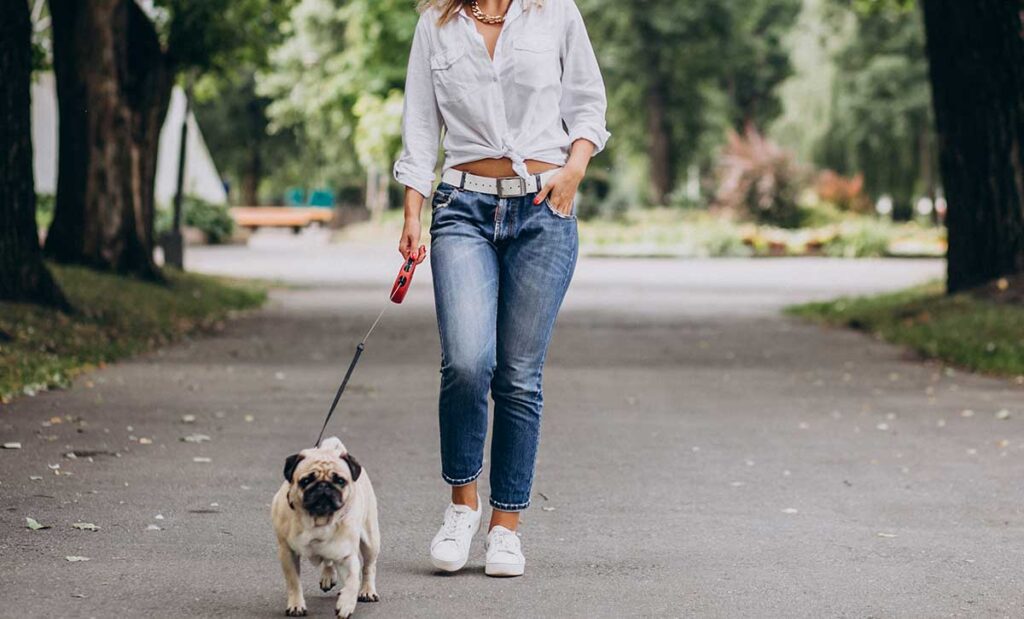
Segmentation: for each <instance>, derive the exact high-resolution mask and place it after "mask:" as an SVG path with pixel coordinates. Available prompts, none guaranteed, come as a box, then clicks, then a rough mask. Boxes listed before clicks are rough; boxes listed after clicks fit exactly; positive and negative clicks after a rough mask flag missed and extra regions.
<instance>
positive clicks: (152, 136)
mask: <svg viewBox="0 0 1024 619" xmlns="http://www.w3.org/2000/svg"><path fill="white" fill-rule="evenodd" d="M288 5H289V2H288V0H234V1H232V0H156V1H155V2H153V3H151V4H147V7H148V11H149V12H148V13H147V12H146V11H144V10H143V9H142V8H141V7H140V5H139V4H137V3H136V2H135V0H50V13H51V16H52V19H53V55H54V70H55V73H56V75H57V95H58V100H59V108H60V112H59V113H60V153H59V157H58V160H59V163H58V181H57V205H56V211H55V213H54V221H53V224H52V226H51V228H50V233H49V234H48V236H47V243H46V251H47V253H49V254H50V255H51V256H53V257H54V258H56V259H58V260H61V261H64V262H77V263H84V264H88V265H90V266H93V267H96V268H100V269H107V270H113V271H118V272H124V273H133V274H137V275H141V276H143V277H150V278H156V277H159V272H158V270H157V268H156V265H155V264H154V263H153V258H152V250H153V220H154V213H155V204H154V180H155V174H156V162H157V153H158V149H159V138H160V128H161V127H162V125H163V121H164V117H165V116H166V113H167V106H168V103H169V101H170V93H171V89H172V87H173V85H174V80H175V77H176V76H177V75H178V74H180V73H182V72H185V71H192V72H194V73H202V72H205V71H213V70H218V69H223V68H224V67H230V66H233V65H235V64H237V63H240V62H244V61H248V60H251V59H252V58H254V57H261V56H262V55H264V54H265V52H266V49H267V45H269V38H268V37H267V32H268V31H272V30H273V29H275V28H276V24H277V22H278V20H279V19H281V17H282V16H283V14H284V11H285V10H286V8H287V6H288Z"/></svg>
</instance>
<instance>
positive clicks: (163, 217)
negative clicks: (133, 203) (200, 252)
mask: <svg viewBox="0 0 1024 619" xmlns="http://www.w3.org/2000/svg"><path fill="white" fill-rule="evenodd" d="M181 209H182V224H183V225H186V226H191V227H193V228H198V229H199V230H201V231H202V232H203V233H204V234H206V239H207V240H208V241H209V242H210V243H212V244H214V245H216V244H219V243H224V242H225V241H228V240H230V239H231V235H232V234H233V233H234V231H235V220H234V219H231V214H230V213H229V212H228V209H227V207H226V206H221V205H217V204H211V203H209V202H207V201H205V200H202V199H200V198H195V197H192V196H186V197H185V199H184V200H183V202H182V205H181ZM173 218H174V211H173V210H172V209H170V208H167V209H162V210H161V211H160V212H159V214H158V219H157V230H158V231H159V232H166V231H167V230H170V229H171V225H172V222H173V221H174V219H173Z"/></svg>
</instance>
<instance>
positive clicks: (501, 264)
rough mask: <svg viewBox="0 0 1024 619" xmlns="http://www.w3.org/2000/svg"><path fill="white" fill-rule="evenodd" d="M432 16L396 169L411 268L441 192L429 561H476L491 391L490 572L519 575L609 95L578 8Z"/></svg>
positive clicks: (410, 90) (567, 0) (463, 1)
mask: <svg viewBox="0 0 1024 619" xmlns="http://www.w3.org/2000/svg"><path fill="white" fill-rule="evenodd" d="M422 8H423V13H422V15H421V17H420V21H419V24H418V25H417V27H416V34H415V37H414V38H413V43H412V52H411V53H410V56H409V71H408V76H407V81H406V90H405V111H404V117H403V123H402V137H403V141H404V148H403V151H402V155H401V158H400V159H399V160H398V162H397V163H396V164H395V170H394V173H395V179H396V180H397V181H398V182H399V183H401V184H403V185H405V186H406V191H405V229H404V230H403V231H402V238H401V241H400V243H399V251H400V252H401V253H402V255H403V256H404V257H406V258H408V257H409V255H410V254H412V253H413V252H415V251H416V248H417V247H418V246H419V241H420V209H421V206H422V204H423V202H424V200H425V197H426V196H428V195H431V193H432V192H433V203H432V215H431V225H430V235H431V252H430V255H431V259H430V264H431V268H432V270H433V277H434V298H435V304H436V308H437V323H438V327H439V330H440V334H441V352H442V358H441V394H440V399H439V404H438V408H439V414H440V428H441V474H442V477H443V478H444V480H445V481H446V482H448V484H450V485H451V504H450V505H449V506H448V509H447V510H446V511H445V515H444V524H443V525H442V526H441V529H440V531H438V533H437V535H436V536H435V537H434V539H433V541H432V542H431V545H430V557H431V560H432V562H433V564H434V565H435V566H436V567H437V568H439V569H442V570H446V571H456V570H459V569H461V568H462V567H463V566H464V565H465V564H466V561H467V559H468V557H469V549H470V543H471V541H472V539H473V536H474V535H475V534H476V532H477V530H478V528H479V526H480V520H481V514H482V511H483V510H482V506H481V505H480V498H479V495H478V494H477V482H476V480H477V477H478V476H479V475H480V473H481V472H482V470H483V451H484V440H485V437H486V435H487V421H488V420H487V396H488V394H490V396H491V398H492V399H493V400H494V428H493V432H492V437H491V455H490V464H491V470H490V490H491V496H490V504H491V507H492V513H491V520H490V527H489V529H488V531H489V532H488V535H487V560H486V567H485V572H486V573H487V574H488V575H490V576H519V575H521V574H522V573H523V570H524V568H525V565H526V560H525V558H524V557H523V553H522V549H521V546H520V541H519V537H518V535H517V533H516V528H517V527H518V524H519V512H521V511H522V510H524V509H526V508H527V507H528V506H529V504H530V490H531V486H532V484H533V471H534V463H535V461H536V455H537V444H538V440H539V437H540V420H541V409H542V396H541V372H542V368H543V365H544V358H545V356H546V354H547V349H548V342H549V341H550V339H551V331H552V329H553V327H554V324H555V317H556V316H557V314H558V310H559V307H560V306H561V304H562V299H563V297H564V296H565V292H566V289H567V288H568V286H569V280H570V279H571V278H572V274H573V270H574V269H575V266H576V254H577V247H578V239H577V235H576V217H575V214H574V206H575V196H576V189H577V187H578V186H579V183H580V181H581V180H582V179H583V176H584V174H585V172H586V169H587V165H588V163H589V162H590V158H591V157H592V156H593V155H594V154H595V153H597V152H599V151H600V150H601V149H602V148H604V145H605V142H606V141H607V140H608V137H609V134H608V131H607V130H606V129H605V109H606V106H607V104H606V99H605V91H604V83H603V81H602V79H601V73H600V69H599V68H598V65H597V60H596V58H595V57H594V51H593V49H592V47H591V45H590V40H589V39H588V37H587V31H586V28H585V27H584V24H583V19H582V17H581V16H580V12H579V10H578V9H577V8H576V5H575V4H574V2H573V0H425V2H424V3H423V7H422ZM442 131H443V132H444V154H445V160H444V166H443V170H444V172H443V174H442V176H441V181H442V182H441V184H440V185H439V186H438V187H437V188H436V189H434V187H433V185H434V179H435V177H434V168H435V165H436V163H437V152H438V141H439V139H440V136H441V133H442ZM422 259H423V258H422V257H420V260H422Z"/></svg>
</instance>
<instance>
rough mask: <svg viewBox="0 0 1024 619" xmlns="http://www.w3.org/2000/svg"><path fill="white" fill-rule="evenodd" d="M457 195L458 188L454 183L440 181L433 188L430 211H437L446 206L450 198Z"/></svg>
mask: <svg viewBox="0 0 1024 619" xmlns="http://www.w3.org/2000/svg"><path fill="white" fill-rule="evenodd" d="M458 195H459V188H458V187H455V186H454V185H449V184H447V183H441V184H440V185H438V186H437V189H435V190H434V197H433V199H432V200H431V204H430V208H431V210H432V211H439V210H441V209H443V208H446V207H447V206H448V205H449V204H451V203H452V200H454V199H455V198H456V196H458Z"/></svg>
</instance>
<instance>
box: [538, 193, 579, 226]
mask: <svg viewBox="0 0 1024 619" xmlns="http://www.w3.org/2000/svg"><path fill="white" fill-rule="evenodd" d="M544 205H545V206H547V207H548V210H549V211H551V214H552V215H554V216H555V217H557V218H559V219H564V220H566V221H573V220H574V219H576V200H575V198H574V199H573V201H572V209H570V210H569V214H568V215H566V214H565V213H563V212H561V211H559V210H558V209H556V208H555V207H554V205H553V204H551V200H548V199H545V200H544Z"/></svg>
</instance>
